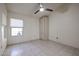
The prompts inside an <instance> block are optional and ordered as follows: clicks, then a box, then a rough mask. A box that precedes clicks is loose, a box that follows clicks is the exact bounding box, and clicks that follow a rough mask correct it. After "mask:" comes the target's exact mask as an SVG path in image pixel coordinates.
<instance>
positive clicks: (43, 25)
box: [39, 16, 49, 40]
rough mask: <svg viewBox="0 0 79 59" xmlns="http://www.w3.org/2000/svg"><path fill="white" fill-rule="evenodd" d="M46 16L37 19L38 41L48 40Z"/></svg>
mask: <svg viewBox="0 0 79 59" xmlns="http://www.w3.org/2000/svg"><path fill="white" fill-rule="evenodd" d="M48 23H49V22H48V16H43V17H41V18H40V19H39V30H40V39H41V40H48Z"/></svg>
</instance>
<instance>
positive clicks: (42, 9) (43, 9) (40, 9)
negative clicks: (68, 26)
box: [34, 3, 53, 14]
mask: <svg viewBox="0 0 79 59" xmlns="http://www.w3.org/2000/svg"><path fill="white" fill-rule="evenodd" d="M39 6H40V8H39V9H38V10H36V11H35V12H34V14H37V13H38V12H43V11H49V12H52V11H53V10H52V9H49V8H44V6H43V5H42V4H41V3H39Z"/></svg>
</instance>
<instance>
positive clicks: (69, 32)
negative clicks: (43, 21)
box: [49, 4, 79, 48]
mask: <svg viewBox="0 0 79 59" xmlns="http://www.w3.org/2000/svg"><path fill="white" fill-rule="evenodd" d="M57 37H58V39H56V38H57ZM49 39H50V40H53V41H56V42H60V43H63V44H66V45H70V46H73V47H76V48H79V4H67V5H66V4H65V5H61V6H60V7H59V8H58V9H56V10H55V11H54V12H53V13H52V14H51V15H50V16H49Z"/></svg>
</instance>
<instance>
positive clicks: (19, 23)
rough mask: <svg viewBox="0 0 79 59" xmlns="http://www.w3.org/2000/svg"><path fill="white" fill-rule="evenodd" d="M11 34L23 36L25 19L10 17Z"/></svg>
mask: <svg viewBox="0 0 79 59" xmlns="http://www.w3.org/2000/svg"><path fill="white" fill-rule="evenodd" d="M10 27H11V36H22V32H23V20H20V19H14V18H11V19H10Z"/></svg>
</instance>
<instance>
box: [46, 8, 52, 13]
mask: <svg viewBox="0 0 79 59" xmlns="http://www.w3.org/2000/svg"><path fill="white" fill-rule="evenodd" d="M45 10H46V11H51V12H52V11H53V10H52V9H48V8H47V9H45Z"/></svg>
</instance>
